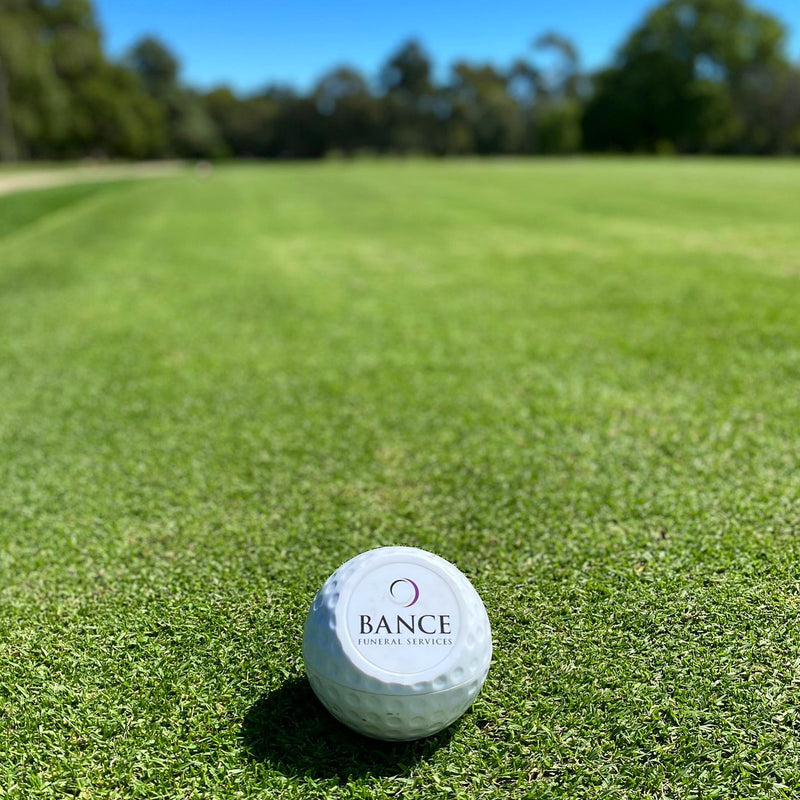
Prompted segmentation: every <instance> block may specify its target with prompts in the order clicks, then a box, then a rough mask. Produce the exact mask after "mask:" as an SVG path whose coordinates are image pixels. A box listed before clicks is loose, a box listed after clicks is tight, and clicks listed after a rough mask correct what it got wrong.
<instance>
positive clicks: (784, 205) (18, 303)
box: [0, 160, 800, 798]
mask: <svg viewBox="0 0 800 800" xmlns="http://www.w3.org/2000/svg"><path fill="white" fill-rule="evenodd" d="M798 209H800V163H793V162H789V161H782V162H744V161H742V162H733V161H731V162H725V161H720V162H716V163H711V162H704V161H696V162H692V161H663V162H655V161H645V160H642V161H636V160H632V161H596V162H594V161H580V160H576V161H563V162H562V161H552V162H549V161H541V162H524V161H519V162H516V161H498V162H479V161H475V162H463V163H459V162H445V163H437V162H429V163H425V162H414V161H411V162H408V163H401V162H395V163H391V162H389V163H375V164H371V163H355V164H352V165H348V164H323V165H275V166H250V167H248V166H238V167H224V168H219V169H217V170H216V171H215V172H214V174H213V175H211V176H210V177H209V178H208V179H205V180H201V179H199V178H198V177H196V176H194V175H193V174H187V175H184V176H181V177H175V178H168V179H159V180H154V181H149V182H136V183H116V184H113V185H103V186H101V185H92V186H76V187H62V188H59V189H56V190H52V191H41V192H31V193H27V194H19V195H11V196H7V197H3V198H0V235H1V237H2V238H0V544H1V547H0V565H1V566H0V568H1V572H0V578H1V580H0V714H1V716H0V726H2V730H1V731H0V733H1V734H2V735H0V796H3V797H9V798H34V797H35V798H48V797H57V798H63V797H67V796H78V797H82V798H129V797H141V798H195V797H198V798H236V797H241V798H249V797H263V798H284V797H286V798H322V797H333V798H362V797H363V798H384V797H392V798H395V797H403V798H435V797H452V798H501V797H515V798H516V797H520V798H582V797H598V798H621V797H627V798H640V797H642V798H643V797H648V798H684V797H686V798H689V797H692V798H695V797H696V798H707V797H723V798H733V797H736V798H755V797H797V796H798V793H799V792H800V628H799V625H798V617H799V616H800V469H798V462H799V461H800V216H798V214H799V212H798ZM385 544H405V545H414V546H419V547H422V548H425V549H429V550H432V551H434V552H436V553H438V554H440V555H442V556H443V557H445V558H447V559H448V560H450V561H453V562H454V563H455V564H457V565H458V566H459V567H460V568H461V569H462V570H463V571H464V572H465V573H466V574H467V575H468V576H469V577H470V579H471V580H472V581H473V583H474V585H475V586H476V588H477V589H478V591H479V592H480V593H481V595H482V596H483V598H484V600H485V602H486V605H487V609H488V612H489V617H490V619H491V622H492V626H493V638H494V642H495V656H494V662H493V666H492V669H491V671H490V673H489V678H488V681H487V683H486V686H485V688H484V691H483V693H482V694H481V695H480V697H479V698H478V700H477V702H476V703H475V705H474V706H473V708H472V709H471V710H470V711H469V712H468V713H467V714H466V716H465V717H463V718H462V719H461V720H460V721H459V722H458V723H457V724H456V725H454V726H453V727H452V728H450V729H449V730H447V731H445V732H444V733H442V734H440V735H439V736H436V737H434V738H432V739H429V740H425V741H421V742H416V743H412V744H407V745H384V744H378V743H371V742H370V741H369V740H366V739H362V738H361V737H359V736H356V735H355V734H351V733H349V732H348V731H347V730H346V729H345V728H343V727H342V726H340V725H339V724H338V723H336V722H334V721H333V720H332V719H331V718H330V717H329V716H328V715H327V712H325V711H324V710H323V709H322V708H321V706H320V705H319V704H318V703H317V701H316V699H315V698H314V697H313V695H312V694H311V691H310V689H309V687H308V685H307V683H306V682H305V680H304V678H303V665H302V656H301V639H302V625H303V621H304V619H305V614H306V611H307V609H308V607H309V605H310V603H311V600H312V597H313V595H314V593H315V591H316V590H317V589H318V588H319V586H320V585H321V584H322V582H323V581H324V579H325V578H326V577H327V576H328V575H329V574H330V573H331V572H332V571H333V570H334V569H335V568H336V567H338V566H339V565H340V564H341V563H342V562H343V561H345V560H346V559H348V558H350V557H351V556H353V555H355V554H356V553H358V552H360V551H362V550H366V549H369V548H372V547H376V546H379V545H385Z"/></svg>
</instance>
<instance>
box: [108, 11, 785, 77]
mask: <svg viewBox="0 0 800 800" xmlns="http://www.w3.org/2000/svg"><path fill="white" fill-rule="evenodd" d="M651 5H652V4H651V3H649V2H646V0H644V1H643V0H557V1H556V2H554V1H553V0H547V2H544V1H543V0H527V2H523V1H522V0H484V1H483V2H478V0H402V2H395V3H386V2H380V0H378V2H374V1H373V2H366V0H340V2H335V3H333V2H328V3H326V2H321V0H285V2H269V1H265V2H258V0H227V2H224V3H221V2H218V1H217V0H209V1H208V2H205V3H203V2H198V0H192V1H191V2H189V0H136V2H131V0H95V8H96V10H97V14H98V17H99V20H100V24H101V25H102V27H103V30H104V32H105V42H106V48H107V50H108V52H110V53H111V55H112V56H114V57H116V56H119V55H120V54H121V53H123V52H124V51H125V50H126V49H127V48H128V47H129V46H130V45H131V44H132V43H133V42H134V41H136V40H137V39H138V38H139V37H141V36H143V35H145V34H154V35H156V36H158V37H159V38H161V39H163V40H164V41H165V42H166V43H167V44H168V45H169V47H170V49H171V50H172V51H173V52H174V53H175V54H176V55H177V56H178V58H179V59H180V61H181V64H182V67H183V72H182V76H183V79H184V80H185V81H186V82H188V83H191V84H193V85H195V86H198V87H200V88H208V87H210V86H214V85H218V84H221V83H227V84H229V85H231V86H232V87H234V88H236V89H238V90H239V91H244V92H247V91H253V90H256V89H258V88H260V87H261V86H264V85H265V84H267V83H275V82H277V83H289V84H292V85H294V86H296V87H298V88H300V89H307V88H309V87H310V86H311V85H312V84H313V82H314V81H315V80H316V79H317V78H318V77H319V76H320V75H321V74H322V73H323V72H325V71H326V70H327V69H328V68H329V67H332V66H337V65H340V64H351V65H354V66H356V67H358V68H359V69H360V70H362V71H363V72H364V73H365V74H366V75H367V76H368V77H372V76H374V75H375V74H376V72H377V70H378V69H379V67H380V65H381V64H382V63H383V61H384V60H385V58H386V56H387V55H388V54H389V53H390V52H391V51H392V50H394V49H395V48H396V47H397V45H398V44H399V43H400V42H402V41H404V40H405V39H407V38H409V37H412V36H413V37H416V38H418V39H420V40H421V41H422V43H423V44H424V45H425V46H426V48H427V50H428V52H429V53H430V54H431V56H432V57H433V59H434V61H435V63H436V66H437V68H438V69H437V74H438V75H439V76H440V77H444V76H445V75H446V72H447V69H446V68H447V67H448V66H449V64H450V63H451V62H453V61H455V60H456V59H458V58H468V59H469V60H471V61H490V62H492V63H495V64H498V65H505V64H508V63H509V62H510V61H511V60H512V59H513V58H515V57H516V56H519V55H524V54H525V53H526V51H528V48H529V45H530V42H531V40H532V39H533V38H534V37H535V36H536V35H538V34H539V33H542V32H544V31H546V30H553V29H554V30H557V31H559V32H561V33H564V34H566V35H567V36H569V37H570V38H571V39H572V40H573V41H574V42H575V43H576V44H577V45H578V48H579V50H580V51H581V55H582V60H583V63H584V65H585V66H587V67H590V68H591V67H597V66H599V65H602V64H604V63H607V62H608V61H609V60H610V58H611V56H612V54H613V52H614V49H615V48H616V46H617V45H618V44H619V43H620V42H621V41H622V39H623V38H624V37H625V35H626V34H627V33H628V32H629V31H630V30H631V29H632V28H633V27H634V26H635V25H636V24H637V23H638V22H639V20H640V19H641V18H642V16H643V14H644V13H645V11H646V10H647V9H648V8H650V7H651ZM757 5H758V7H759V8H762V9H763V10H765V11H769V12H771V13H773V14H775V15H776V16H778V17H779V18H781V19H782V20H783V21H784V23H785V24H786V25H787V26H788V27H789V29H790V35H791V38H790V55H791V56H792V58H793V59H794V60H800V0H764V2H760V3H758V4H757Z"/></svg>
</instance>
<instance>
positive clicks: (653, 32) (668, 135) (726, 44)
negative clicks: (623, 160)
mask: <svg viewBox="0 0 800 800" xmlns="http://www.w3.org/2000/svg"><path fill="white" fill-rule="evenodd" d="M785 42H786V30H785V28H784V27H783V25H782V24H781V23H780V22H779V21H778V20H777V19H776V18H775V17H772V16H771V15H769V14H766V13H764V12H761V11H758V10H756V9H754V8H752V7H750V6H749V5H747V4H746V3H745V2H744V0H668V2H666V3H664V4H662V5H661V6H659V7H657V8H656V9H654V10H653V11H652V12H650V13H649V14H648V15H647V17H646V18H645V20H644V21H643V23H642V24H641V25H640V26H639V27H638V28H637V29H636V30H635V31H634V32H633V33H632V34H631V36H630V37H629V38H628V40H627V41H626V42H625V43H624V44H623V46H622V47H621V48H620V50H619V52H618V55H617V59H616V63H615V65H614V66H613V67H612V68H611V69H609V70H606V71H604V72H602V73H601V74H600V75H598V76H597V82H596V93H595V95H594V98H593V99H592V100H591V101H590V103H589V104H588V106H587V109H586V114H585V117H584V134H585V136H586V140H587V143H588V144H589V146H590V147H591V148H593V149H614V148H617V149H622V150H644V151H651V150H655V149H659V148H660V147H666V148H674V149H677V150H680V151H683V152H715V151H724V150H735V149H748V148H749V147H750V146H751V145H752V142H748V140H747V135H746V128H747V125H746V120H745V118H744V116H745V97H746V94H747V85H748V81H749V80H750V79H751V77H752V76H753V75H754V74H761V75H763V76H768V80H769V81H777V80H779V76H780V75H781V74H783V73H784V72H785V71H786V70H787V69H788V62H787V59H786V55H785Z"/></svg>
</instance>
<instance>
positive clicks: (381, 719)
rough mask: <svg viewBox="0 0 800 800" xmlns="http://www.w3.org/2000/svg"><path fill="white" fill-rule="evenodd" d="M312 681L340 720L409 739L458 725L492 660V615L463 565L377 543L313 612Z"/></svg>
mask: <svg viewBox="0 0 800 800" xmlns="http://www.w3.org/2000/svg"><path fill="white" fill-rule="evenodd" d="M303 659H304V661H305V667H306V673H307V675H308V680H309V683H310V684H311V687H312V688H313V690H314V692H315V694H316V695H317V697H318V698H319V699H320V701H321V702H322V704H323V705H324V706H325V707H326V708H327V709H328V711H330V712H331V714H333V716H334V717H336V718H337V719H338V720H339V721H340V722H343V723H344V724H345V725H347V726H349V727H350V728H353V730H356V731H358V732H359V733H363V734H365V735H366V736H371V737H373V738H374V739H384V740H389V741H408V740H411V739H419V738H421V737H423V736H430V735H431V734H433V733H436V732H437V731H440V730H442V729H443V728H446V727H447V726H448V725H450V724H451V723H452V722H455V720H457V719H458V718H459V717H460V716H461V715H462V714H463V713H464V712H465V711H466V710H467V709H468V708H469V707H470V706H471V705H472V702H473V700H475V698H476V697H477V695H478V692H480V690H481V687H482V686H483V682H484V681H485V680H486V674H487V672H488V671H489V663H490V662H491V660H492V639H491V631H490V628H489V618H488V617H487V615H486V609H485V608H484V605H483V603H482V602H481V599H480V597H479V596H478V593H477V592H476V591H475V589H474V588H473V587H472V584H471V583H470V582H469V580H467V578H466V576H465V575H464V574H463V573H461V572H460V571H459V570H458V569H457V568H456V567H455V566H453V565H452V564H451V563H449V562H448V561H445V560H444V559H443V558H440V557H439V556H436V555H434V554H433V553H428V552H426V551H425V550H419V549H417V548H415V547H379V548H378V549H376V550H370V551H368V552H366V553H361V554H360V555H358V556H356V557H355V558H352V559H350V561H348V562H346V563H345V564H343V565H342V566H341V567H339V569H337V570H336V572H334V573H333V575H331V576H330V578H328V580H327V581H325V584H324V585H323V587H322V588H321V589H320V590H319V592H317V595H316V597H315V598H314V602H313V604H312V606H311V610H310V611H309V612H308V616H307V617H306V624H305V632H304V635H303Z"/></svg>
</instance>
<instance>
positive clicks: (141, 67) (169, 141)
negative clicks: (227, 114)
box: [125, 36, 226, 158]
mask: <svg viewBox="0 0 800 800" xmlns="http://www.w3.org/2000/svg"><path fill="white" fill-rule="evenodd" d="M125 65H126V66H127V67H128V68H129V69H130V70H132V71H133V72H134V73H135V74H136V75H137V76H138V78H139V80H140V82H141V85H142V87H143V88H144V90H145V91H146V92H147V94H148V96H149V97H151V98H152V99H153V100H154V101H155V102H156V103H157V104H158V106H159V107H160V108H161V109H162V112H163V113H164V115H165V117H166V130H165V131H164V133H163V135H162V137H161V142H160V147H159V150H160V153H161V155H170V156H182V157H190V158H196V157H216V156H221V155H225V153H226V148H225V144H224V141H223V139H222V136H221V135H220V131H219V129H218V128H217V126H216V124H215V122H214V120H213V119H212V117H211V116H210V115H209V113H208V111H207V109H206V106H205V104H204V102H203V100H202V98H201V96H200V95H199V94H198V93H197V92H193V91H191V90H190V89H187V88H185V87H184V86H182V85H181V83H180V80H179V72H180V65H179V63H178V60H177V58H176V57H175V56H174V55H173V54H172V53H171V52H170V50H169V49H168V48H167V46H166V45H165V44H164V43H163V42H161V41H159V40H158V39H156V38H154V37H152V36H147V37H145V38H143V39H141V40H140V41H139V42H137V43H136V44H135V45H134V46H133V47H132V48H131V50H130V51H129V52H128V54H127V56H126V58H125Z"/></svg>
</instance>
